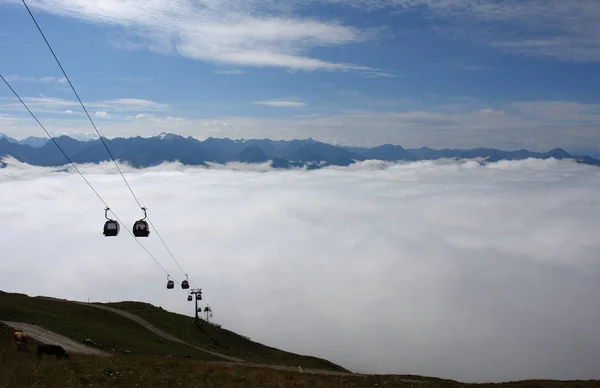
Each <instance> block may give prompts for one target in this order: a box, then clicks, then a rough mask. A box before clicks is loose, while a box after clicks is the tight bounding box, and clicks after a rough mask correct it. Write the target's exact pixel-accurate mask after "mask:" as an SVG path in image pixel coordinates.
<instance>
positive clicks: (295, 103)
mask: <svg viewBox="0 0 600 388" xmlns="http://www.w3.org/2000/svg"><path fill="white" fill-rule="evenodd" d="M254 103H255V104H259V105H268V106H277V107H280V108H298V107H301V106H306V105H307V104H305V103H304V102H299V101H285V100H267V101H254Z"/></svg>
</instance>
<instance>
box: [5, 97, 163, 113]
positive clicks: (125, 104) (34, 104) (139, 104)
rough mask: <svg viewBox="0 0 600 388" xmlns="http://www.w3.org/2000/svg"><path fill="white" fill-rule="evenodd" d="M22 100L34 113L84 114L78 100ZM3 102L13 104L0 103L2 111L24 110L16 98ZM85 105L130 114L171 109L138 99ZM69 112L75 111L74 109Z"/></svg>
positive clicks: (32, 98)
mask: <svg viewBox="0 0 600 388" xmlns="http://www.w3.org/2000/svg"><path fill="white" fill-rule="evenodd" d="M22 99H23V101H24V102H25V103H26V104H27V105H28V106H29V108H30V109H31V110H33V111H34V112H44V113H64V108H77V109H78V110H79V112H82V113H83V110H82V109H81V105H80V104H79V102H78V101H76V100H67V99H64V98H56V97H45V96H44V95H42V94H41V93H40V97H22ZM1 100H4V101H12V102H7V103H0V110H19V111H20V110H22V109H23V105H22V104H21V103H20V102H19V101H18V100H17V99H16V98H2V99H1ZM83 104H84V105H85V107H86V109H87V108H95V109H106V110H111V111H117V112H130V111H135V110H149V111H165V110H168V109H170V107H169V105H167V104H163V103H158V102H155V101H151V100H143V99H138V98H118V99H113V100H106V101H84V102H83ZM69 110H71V111H73V109H69Z"/></svg>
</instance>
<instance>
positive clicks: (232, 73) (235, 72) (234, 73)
mask: <svg viewBox="0 0 600 388" xmlns="http://www.w3.org/2000/svg"><path fill="white" fill-rule="evenodd" d="M245 73H246V72H245V71H243V70H217V71H215V74H225V75H237V74H245Z"/></svg>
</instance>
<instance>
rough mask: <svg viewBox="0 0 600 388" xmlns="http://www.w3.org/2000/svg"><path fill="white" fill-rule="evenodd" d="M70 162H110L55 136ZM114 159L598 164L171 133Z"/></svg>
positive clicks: (35, 149) (514, 154) (97, 146)
mask: <svg viewBox="0 0 600 388" xmlns="http://www.w3.org/2000/svg"><path fill="white" fill-rule="evenodd" d="M55 140H56V142H57V143H58V144H60V146H61V147H62V148H63V149H64V151H65V152H66V153H67V155H69V157H70V158H71V159H72V160H73V162H75V163H98V162H101V161H105V160H109V156H108V154H107V152H106V149H105V148H104V146H103V144H102V142H101V141H100V140H99V139H96V140H77V139H74V138H72V137H69V136H60V137H57V138H55ZM105 142H106V143H107V145H108V147H109V148H110V150H111V152H112V154H113V155H114V157H115V158H116V159H118V160H121V161H124V162H128V163H130V164H131V165H132V166H134V167H149V166H154V165H158V164H161V163H163V162H173V161H179V162H181V163H183V164H187V165H207V162H213V163H227V162H244V163H264V162H267V161H272V166H273V167H275V168H291V167H306V168H308V169H317V168H321V167H324V166H328V165H336V166H348V165H351V164H353V163H354V162H356V161H362V160H368V159H375V160H385V161H417V160H435V159H440V158H456V159H472V158H481V159H484V160H485V161H487V162H497V161H500V160H521V159H527V158H539V159H548V158H556V159H573V160H575V161H577V162H578V163H583V164H589V165H595V166H600V160H598V159H595V158H592V157H590V156H587V155H572V154H570V153H568V152H566V151H565V150H563V149H560V148H556V149H553V150H550V151H548V152H544V153H540V152H533V151H528V150H524V149H522V150H518V151H503V150H499V149H494V148H472V149H432V148H429V147H422V148H418V149H405V148H403V147H402V146H399V145H392V144H384V145H380V146H377V147H372V148H367V147H347V146H335V145H332V144H327V143H322V142H319V141H316V140H313V139H311V138H309V139H303V140H291V141H285V140H270V139H248V140H246V139H241V140H231V139H229V138H221V139H219V138H212V137H210V138H208V139H206V140H203V141H200V140H198V139H195V138H193V137H187V138H186V137H183V136H180V135H176V134H172V133H164V132H163V133H161V134H160V135H158V136H153V137H148V138H143V137H140V136H136V137H131V138H114V139H106V138H105ZM5 156H12V157H14V158H16V159H17V160H19V161H21V162H24V163H28V164H31V165H37V166H62V165H64V164H66V163H67V162H66V160H65V158H64V156H63V155H62V153H61V152H60V150H58V148H57V147H56V146H55V144H54V143H53V142H51V141H49V140H48V139H44V138H38V137H28V138H26V139H23V140H16V139H13V138H10V137H8V136H6V135H3V134H0V157H5Z"/></svg>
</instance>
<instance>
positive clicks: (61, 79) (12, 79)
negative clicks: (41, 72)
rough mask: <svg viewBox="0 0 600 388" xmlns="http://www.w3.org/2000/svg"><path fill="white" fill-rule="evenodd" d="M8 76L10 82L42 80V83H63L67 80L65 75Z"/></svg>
mask: <svg viewBox="0 0 600 388" xmlns="http://www.w3.org/2000/svg"><path fill="white" fill-rule="evenodd" d="M4 78H6V80H7V81H9V82H41V83H58V84H63V83H66V82H67V79H66V78H65V77H51V76H46V77H35V76H24V75H7V76H5V77H4Z"/></svg>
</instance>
